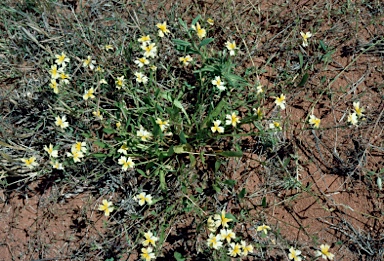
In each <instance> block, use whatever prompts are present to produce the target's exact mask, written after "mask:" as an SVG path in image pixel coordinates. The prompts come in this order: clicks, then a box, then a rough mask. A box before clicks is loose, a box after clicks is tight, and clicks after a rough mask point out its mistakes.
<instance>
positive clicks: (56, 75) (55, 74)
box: [49, 64, 60, 79]
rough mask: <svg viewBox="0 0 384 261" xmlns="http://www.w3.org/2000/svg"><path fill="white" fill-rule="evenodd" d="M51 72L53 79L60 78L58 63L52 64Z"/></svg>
mask: <svg viewBox="0 0 384 261" xmlns="http://www.w3.org/2000/svg"><path fill="white" fill-rule="evenodd" d="M49 73H50V74H51V78H52V79H58V78H59V77H60V74H59V70H58V69H57V65H56V64H54V65H52V66H51V69H50V70H49Z"/></svg>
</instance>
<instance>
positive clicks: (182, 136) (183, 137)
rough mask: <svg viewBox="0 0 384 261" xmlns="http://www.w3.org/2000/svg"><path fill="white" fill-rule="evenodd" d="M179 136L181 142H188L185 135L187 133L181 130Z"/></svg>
mask: <svg viewBox="0 0 384 261" xmlns="http://www.w3.org/2000/svg"><path fill="white" fill-rule="evenodd" d="M179 137H180V142H181V143H182V144H187V139H186V137H185V133H184V132H183V131H181V132H180V135H179Z"/></svg>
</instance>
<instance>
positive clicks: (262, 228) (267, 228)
mask: <svg viewBox="0 0 384 261" xmlns="http://www.w3.org/2000/svg"><path fill="white" fill-rule="evenodd" d="M268 230H271V227H270V226H267V225H264V224H263V225H261V226H258V227H257V231H258V232H260V231H263V233H264V234H265V235H266V234H268Z"/></svg>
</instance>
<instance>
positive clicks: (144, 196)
mask: <svg viewBox="0 0 384 261" xmlns="http://www.w3.org/2000/svg"><path fill="white" fill-rule="evenodd" d="M133 199H134V200H136V201H138V202H139V205H140V206H143V205H144V204H145V202H147V204H148V205H150V204H152V196H151V195H149V194H146V193H145V192H141V193H140V194H138V195H136V196H134V197H133Z"/></svg>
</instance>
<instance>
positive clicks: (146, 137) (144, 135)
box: [136, 126, 153, 141]
mask: <svg viewBox="0 0 384 261" xmlns="http://www.w3.org/2000/svg"><path fill="white" fill-rule="evenodd" d="M136 136H138V137H140V139H141V140H142V141H148V140H150V139H152V136H153V135H152V133H150V132H149V131H147V130H145V129H144V128H143V126H140V130H138V131H137V133H136Z"/></svg>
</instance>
